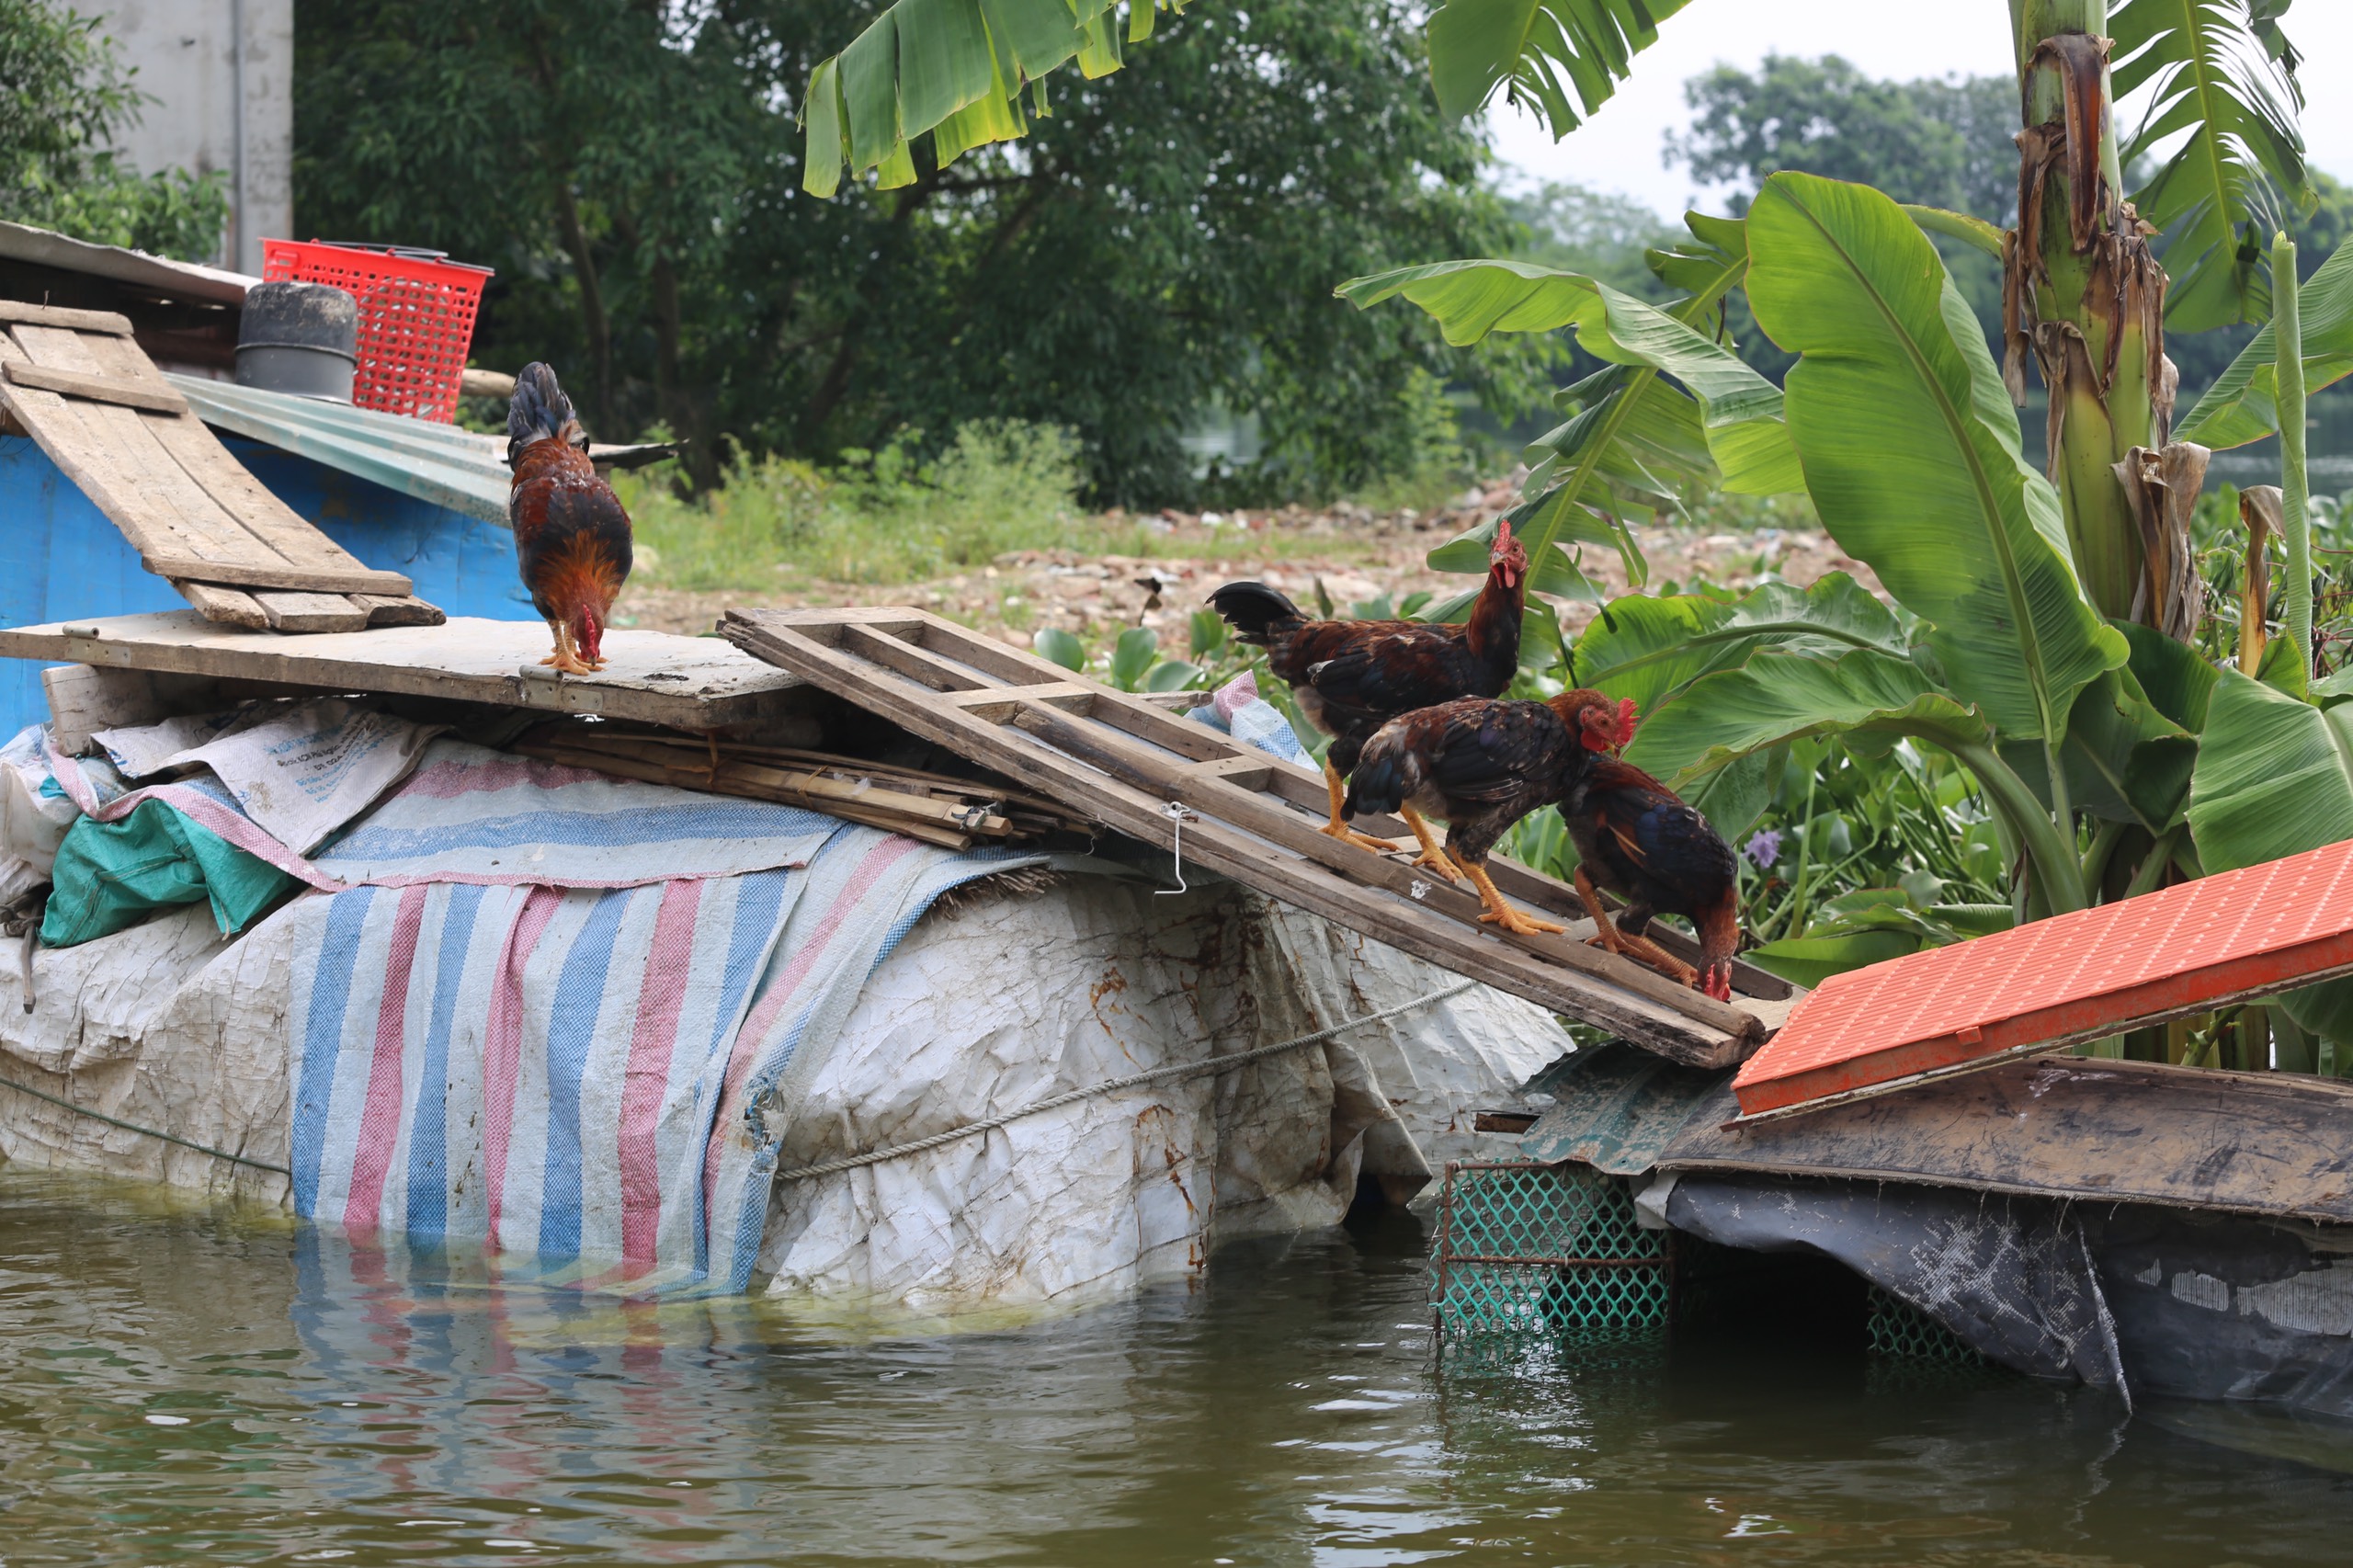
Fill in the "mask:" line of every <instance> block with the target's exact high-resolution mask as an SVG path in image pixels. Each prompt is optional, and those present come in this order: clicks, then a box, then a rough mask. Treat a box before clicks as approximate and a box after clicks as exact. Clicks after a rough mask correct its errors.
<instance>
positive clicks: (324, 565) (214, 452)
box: [82, 338, 413, 597]
mask: <svg viewBox="0 0 2353 1568" xmlns="http://www.w3.org/2000/svg"><path fill="white" fill-rule="evenodd" d="M82 348H83V351H84V352H85V353H86V354H87V355H89V356H90V358H92V359H93V360H94V361H95V362H96V363H97V364H98V365H99V366H101V367H102V368H103V369H105V371H106V373H107V374H108V375H109V376H113V377H116V378H119V379H120V380H123V381H135V382H137V383H139V384H141V385H142V386H147V387H152V388H155V389H158V390H160V391H163V392H169V393H170V394H171V395H172V396H173V397H175V398H179V397H180V393H179V390H178V389H177V388H176V387H174V386H173V385H172V384H171V382H170V381H166V380H165V378H164V373H163V372H162V371H161V370H159V369H156V368H155V365H154V362H153V360H151V359H149V358H147V356H146V355H144V354H142V352H140V350H139V347H138V345H136V344H133V343H130V342H127V341H121V340H113V339H88V338H85V339H84V340H83V343H82ZM180 401H181V403H182V405H183V406H185V405H186V399H184V398H182V399H180ZM146 424H147V430H148V433H149V434H150V435H151V436H153V437H154V439H155V442H156V444H157V445H159V446H161V447H162V448H163V449H164V450H165V452H167V453H169V454H170V456H171V458H172V460H173V461H175V462H176V463H178V464H179V466H180V470H181V472H184V473H186V474H187V475H188V479H189V481H190V483H194V484H195V485H196V486H197V487H198V488H199V489H200V490H202V491H203V492H204V493H205V494H207V495H208V496H210V498H211V500H212V502H213V503H214V505H216V506H219V507H220V509H221V510H222V513H224V514H225V515H226V516H227V517H229V518H230V520H231V521H232V522H233V523H235V524H236V525H237V526H238V527H240V528H243V529H244V532H245V533H246V534H248V535H250V536H251V537H252V538H253V539H255V540H258V541H259V542H260V544H261V547H262V549H263V550H264V551H266V552H267V555H266V556H265V559H267V557H269V556H274V557H276V558H278V559H280V560H283V561H285V562H288V563H289V564H290V565H295V566H310V567H317V568H319V569H321V570H324V571H338V572H341V571H359V572H365V571H367V570H368V566H367V563H366V562H362V561H361V560H360V559H359V558H358V556H355V555H353V554H352V553H351V552H350V551H347V550H345V549H344V548H343V547H342V546H341V545H339V544H337V543H335V540H331V539H329V538H328V537H327V536H326V535H325V534H324V533H321V532H320V531H319V530H318V528H315V527H314V526H313V525H312V524H311V522H310V521H309V520H308V519H306V518H305V517H302V515H301V513H299V512H297V511H295V510H294V508H292V507H291V506H288V505H287V504H286V503H285V502H283V501H281V500H279V499H278V495H277V494H276V492H274V491H272V490H271V489H270V488H269V487H268V486H267V485H266V484H264V483H262V482H261V481H260V480H258V479H256V478H255V477H254V475H253V472H252V471H251V470H249V469H247V468H246V467H245V465H244V464H243V463H241V462H239V461H238V460H236V459H235V458H233V457H232V456H231V455H230V453H229V449H227V448H226V447H223V446H222V444H221V443H220V441H219V440H218V439H216V438H215V437H214V436H213V434H212V432H211V431H210V430H208V429H206V428H205V427H204V422H203V421H202V420H200V419H198V418H196V417H194V416H193V415H190V416H189V417H187V418H177V419H175V418H167V417H162V416H158V415H150V416H149V417H148V419H147V421H146ZM392 575H394V576H399V575H400V574H397V573H395V574H392ZM401 584H402V585H401V586H400V587H399V588H398V589H396V590H395V589H391V588H387V589H385V590H383V592H384V593H385V594H386V595H387V596H389V597H405V596H406V595H407V594H408V593H409V592H410V591H411V588H412V586H413V585H411V584H410V583H409V581H408V579H407V578H406V577H404V576H403V577H401Z"/></svg>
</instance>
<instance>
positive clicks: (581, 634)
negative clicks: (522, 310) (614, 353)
mask: <svg viewBox="0 0 2353 1568" xmlns="http://www.w3.org/2000/svg"><path fill="white" fill-rule="evenodd" d="M506 462H507V466H508V467H510V468H512V469H513V470H514V471H515V485H514V489H513V490H512V491H510V492H509V493H508V494H507V498H506V516H507V519H508V520H509V521H510V522H512V523H513V524H514V525H515V555H516V560H517V564H518V565H519V566H520V567H521V568H522V574H523V585H524V586H525V587H527V588H529V589H530V590H531V607H532V608H534V609H537V610H538V611H539V612H540V615H542V616H544V617H546V618H547V623H548V629H549V630H550V631H552V632H554V633H555V652H554V653H551V654H549V655H548V656H547V657H546V658H544V659H541V660H540V663H541V664H543V665H554V666H555V667H556V668H557V669H558V670H560V671H562V672H563V673H564V674H565V675H574V676H585V675H588V674H591V673H593V672H595V671H597V670H598V669H601V668H603V667H604V663H605V657H604V653H603V652H602V646H603V642H604V638H605V628H606V625H607V624H608V618H609V617H610V616H611V614H612V608H613V600H614V599H615V598H616V597H619V595H620V591H621V585H622V584H623V583H625V582H627V581H628V580H629V568H630V525H629V514H628V513H627V512H625V511H623V510H622V509H621V503H620V497H619V496H617V495H615V494H613V487H612V486H611V485H609V484H607V483H605V482H604V481H603V480H602V479H599V478H598V477H597V471H596V469H595V467H594V466H592V465H591V464H590V463H589V461H588V435H587V432H585V430H583V429H581V427H580V421H579V419H578V418H576V417H575V416H574V414H573V412H572V400H571V399H570V398H568V397H566V396H564V395H563V388H562V387H560V386H558V385H557V384H556V380H555V372H554V371H553V370H551V369H548V367H546V366H545V365H541V364H536V363H534V364H530V365H526V366H524V367H523V373H522V374H521V375H519V376H517V377H516V378H515V398H514V401H513V402H511V403H508V404H507V405H506Z"/></svg>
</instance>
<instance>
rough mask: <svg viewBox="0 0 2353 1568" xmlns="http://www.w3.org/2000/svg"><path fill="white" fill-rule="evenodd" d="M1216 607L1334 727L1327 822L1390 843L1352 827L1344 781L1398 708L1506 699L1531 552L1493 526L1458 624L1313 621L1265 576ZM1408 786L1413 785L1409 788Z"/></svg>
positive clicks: (1225, 591)
mask: <svg viewBox="0 0 2353 1568" xmlns="http://www.w3.org/2000/svg"><path fill="white" fill-rule="evenodd" d="M1209 602H1210V604H1211V607H1212V608H1215V609H1216V611H1217V612H1218V614H1219V615H1221V616H1223V617H1224V618H1225V620H1226V623H1227V624H1228V625H1230V626H1232V627H1233V631H1234V634H1235V635H1236V636H1237V637H1239V638H1240V639H1241V640H1242V641H1243V642H1247V643H1250V644H1252V645H1254V646H1256V647H1260V648H1264V649H1266V650H1267V667H1268V668H1269V669H1271V670H1273V671H1274V673H1275V674H1276V675H1278V676H1280V677H1282V679H1283V680H1285V681H1287V682H1289V683H1290V688H1291V695H1292V696H1293V697H1294V698H1296V699H1298V702H1299V710H1300V712H1301V713H1302V715H1304V716H1305V718H1306V719H1307V722H1309V723H1311V724H1313V725H1314V726H1315V727H1316V728H1317V729H1319V730H1322V731H1323V732H1324V733H1326V734H1328V735H1330V736H1331V737H1332V745H1331V749H1330V750H1328V751H1327V752H1325V753H1324V786H1325V788H1326V789H1328V790H1330V791H1331V811H1332V817H1331V821H1330V822H1328V823H1327V824H1324V828H1323V830H1322V831H1323V832H1324V833H1325V834H1327V835H1330V836H1332V837H1334V838H1337V839H1341V840H1343V841H1345V842H1347V843H1352V844H1358V845H1361V846H1364V847H1365V848H1368V849H1372V850H1376V851H1379V852H1381V853H1386V852H1388V851H1389V850H1390V849H1392V848H1393V847H1394V846H1392V845H1391V844H1390V843H1389V842H1388V841H1387V840H1385V839H1380V838H1374V837H1372V836H1370V835H1367V834H1361V833H1358V832H1355V831H1354V830H1353V829H1351V828H1350V827H1349V826H1348V823H1347V812H1345V811H1344V810H1343V809H1342V807H1343V801H1344V797H1345V795H1346V785H1345V784H1344V782H1343V780H1345V779H1346V778H1347V775H1348V774H1349V772H1350V771H1351V770H1353V769H1354V768H1355V767H1356V766H1357V758H1358V756H1359V755H1360V754H1361V753H1362V752H1363V749H1364V746H1365V743H1366V742H1367V741H1369V740H1370V739H1371V738H1372V735H1373V732H1375V731H1376V730H1379V729H1380V728H1381V726H1382V725H1383V724H1386V723H1388V722H1390V721H1391V720H1392V719H1394V718H1396V717H1397V716H1398V715H1399V714H1401V713H1410V712H1413V711H1414V710H1416V709H1422V708H1429V707H1433V706H1435V705H1437V704H1438V703H1442V702H1452V701H1454V700H1455V699H1458V698H1492V697H1500V696H1502V695H1503V693H1504V692H1505V691H1506V689H1507V688H1508V687H1510V686H1511V677H1512V676H1514V675H1515V674H1517V673H1518V669H1519V618H1520V612H1521V610H1522V609H1523V608H1525V607H1526V605H1527V602H1528V551H1527V548H1526V547H1525V546H1523V545H1522V544H1521V543H1520V542H1519V541H1518V540H1516V539H1514V538H1512V537H1511V523H1510V522H1509V521H1508V520H1505V521H1501V522H1498V523H1497V524H1496V526H1495V546H1494V548H1493V549H1492V550H1491V551H1489V552H1488V555H1487V582H1486V585H1485V586H1484V587H1483V588H1482V589H1481V590H1480V591H1479V599H1478V603H1477V604H1475V605H1474V606H1472V610H1471V619H1470V620H1469V621H1468V622H1467V623H1465V624H1463V625H1461V626H1438V625H1432V624H1429V623H1427V622H1424V621H1417V620H1310V619H1307V617H1306V616H1305V615H1304V614H1302V612H1301V610H1300V608H1299V607H1298V606H1297V605H1295V604H1293V603H1291V602H1290V599H1288V598H1286V597H1283V596H1282V595H1281V594H1279V593H1278V592H1276V591H1275V590H1274V589H1272V588H1270V587H1267V585H1265V584H1264V583H1228V584H1227V585H1225V586H1224V587H1222V588H1220V589H1219V590H1218V591H1217V592H1215V593H1213V594H1211V596H1210V600H1209ZM1409 793H1410V791H1409ZM1404 818H1405V824H1406V825H1407V826H1408V827H1410V828H1412V829H1413V830H1414V836H1415V838H1416V839H1418V840H1419V841H1420V842H1421V846H1422V853H1421V855H1420V857H1419V858H1417V859H1415V862H1414V864H1415V865H1416V866H1424V867H1427V868H1428V869H1430V870H1432V871H1434V872H1436V873H1437V874H1438V875H1439V876H1441V877H1444V878H1445V879H1446V880H1447V881H1454V880H1455V877H1456V874H1457V873H1456V871H1455V868H1454V864H1453V862H1452V861H1451V860H1449V858H1447V854H1446V851H1445V850H1443V849H1441V848H1439V847H1438V839H1437V838H1436V837H1435V836H1434V835H1432V834H1431V832H1430V829H1429V824H1428V823H1427V822H1425V821H1424V820H1423V819H1422V817H1421V816H1420V814H1419V813H1418V812H1416V811H1415V808H1414V807H1413V806H1412V805H1410V804H1409V805H1407V806H1406V807H1405V808H1404Z"/></svg>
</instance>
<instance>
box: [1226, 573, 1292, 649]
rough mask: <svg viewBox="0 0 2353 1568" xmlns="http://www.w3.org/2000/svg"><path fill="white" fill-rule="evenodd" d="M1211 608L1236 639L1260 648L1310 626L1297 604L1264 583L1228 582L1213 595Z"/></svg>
mask: <svg viewBox="0 0 2353 1568" xmlns="http://www.w3.org/2000/svg"><path fill="white" fill-rule="evenodd" d="M1210 608H1212V609H1214V610H1216V611H1217V612H1218V614H1219V615H1221V616H1223V617H1224V618H1225V622H1226V624H1227V625H1229V626H1231V627H1233V634H1234V635H1235V636H1237V637H1239V638H1241V639H1242V641H1244V642H1248V643H1250V644H1252V645H1253V646H1256V647H1260V648H1263V647H1265V646H1266V645H1267V642H1268V641H1269V640H1270V639H1272V638H1274V637H1278V636H1279V635H1281V634H1282V633H1283V632H1286V631H1290V630H1292V629H1293V628H1295V627H1300V626H1304V625H1306V624H1307V617H1306V616H1305V615H1303V614H1302V613H1301V611H1300V608H1299V607H1298V606H1297V605H1295V604H1293V603H1291V602H1290V599H1288V598H1286V597H1283V596H1282V595H1281V594H1279V593H1278V592H1276V591H1275V590H1274V589H1272V588H1270V587H1268V586H1267V585H1266V584H1264V583H1228V584H1227V585H1225V586H1224V587H1222V588H1220V589H1219V590H1218V591H1217V592H1215V593H1213V594H1211V596H1210Z"/></svg>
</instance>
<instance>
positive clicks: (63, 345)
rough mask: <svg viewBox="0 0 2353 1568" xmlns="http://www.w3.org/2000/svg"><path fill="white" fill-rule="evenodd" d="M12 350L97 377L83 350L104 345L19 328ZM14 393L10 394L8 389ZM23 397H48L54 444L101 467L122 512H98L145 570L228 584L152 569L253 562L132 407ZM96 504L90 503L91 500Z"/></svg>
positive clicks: (239, 531) (249, 544)
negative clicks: (75, 451)
mask: <svg viewBox="0 0 2353 1568" xmlns="http://www.w3.org/2000/svg"><path fill="white" fill-rule="evenodd" d="M9 337H10V338H11V339H12V340H13V344H14V347H15V348H17V349H20V350H22V352H21V354H17V355H14V356H13V357H12V356H8V355H0V358H12V362H13V361H25V360H28V361H29V362H30V363H32V364H35V365H38V366H40V368H41V369H51V370H75V371H84V372H87V373H90V374H97V373H98V372H99V369H100V366H99V362H98V359H97V356H96V355H95V354H94V353H93V352H92V351H91V348H90V347H88V346H89V345H93V344H98V343H107V342H110V341H111V340H109V339H106V338H101V337H93V338H88V339H85V338H84V337H83V336H82V335H80V334H78V333H72V332H63V331H60V330H58V329H56V328H53V327H34V326H18V327H16V328H14V329H12V331H11V332H10V333H9ZM12 390H13V389H12ZM25 395H26V396H27V397H28V398H36V399H37V398H51V399H53V400H54V403H53V405H52V406H53V409H54V411H55V412H54V413H53V414H51V415H45V417H48V418H50V419H51V422H52V423H53V424H55V426H56V428H57V431H58V436H59V440H60V444H61V445H62V446H66V447H78V448H79V449H80V450H79V453H78V455H79V456H80V457H81V458H82V459H83V460H85V461H87V462H91V463H93V464H99V463H103V465H104V466H106V467H107V468H108V470H109V471H110V472H111V473H112V475H113V477H114V482H115V483H114V486H113V488H114V492H115V494H117V495H119V497H121V498H122V500H123V502H124V509H123V510H121V511H119V512H118V511H116V510H115V509H114V508H112V507H109V506H105V504H104V503H103V502H101V504H100V505H101V509H103V510H105V511H106V513H107V515H108V517H111V518H112V519H113V521H114V525H115V527H117V528H120V529H121V530H122V535H123V538H125V539H127V540H130V541H131V548H132V549H134V550H136V551H139V555H140V559H141V561H142V562H144V563H145V565H146V567H147V570H149V571H150V572H153V573H154V574H156V575H158V576H163V577H196V578H199V579H203V580H208V581H235V579H233V578H216V577H214V576H213V575H212V574H211V573H210V572H189V571H185V570H180V571H174V570H167V569H166V568H165V567H164V566H161V565H159V564H158V562H159V561H161V560H169V561H171V562H174V563H176V564H184V563H185V562H188V561H199V562H205V563H206V564H208V565H210V564H212V563H214V562H228V561H237V560H249V559H255V558H256V553H257V552H256V551H254V548H253V541H252V539H251V537H250V536H249V535H247V534H246V533H245V531H244V529H243V528H239V527H238V526H237V523H236V520H235V519H234V518H233V517H230V516H229V515H228V514H227V513H225V512H223V511H222V510H221V508H220V507H219V506H215V505H213V503H212V500H211V498H210V496H207V495H205V494H203V493H202V492H201V491H199V490H198V489H197V488H196V487H195V485H194V484H192V483H190V482H189V481H188V476H187V475H186V474H184V473H183V472H181V471H180V467H179V465H178V464H177V463H176V462H174V461H173V460H172V459H171V457H170V456H169V455H168V454H167V453H165V450H164V449H163V448H162V447H160V446H159V445H157V444H156V441H155V438H154V437H153V436H152V435H150V434H149V433H148V430H147V426H146V425H145V424H144V423H143V422H142V415H140V413H139V411H138V410H136V409H131V408H120V407H115V406H110V405H108V404H106V403H82V402H68V401H67V400H65V399H64V398H63V397H61V396H59V395H58V394H56V393H52V392H46V391H42V392H34V391H32V390H31V389H27V390H26V392H25ZM93 445H97V446H102V447H103V448H104V452H103V455H102V456H101V454H100V453H97V452H94V451H92V450H90V447H92V446H93ZM44 449H45V450H50V453H51V457H53V458H57V459H58V466H59V467H61V468H63V467H64V466H65V463H64V459H63V456H61V455H60V453H59V452H58V451H56V450H53V449H49V448H47V447H46V446H45V447H44ZM93 499H97V497H93ZM269 586H301V585H269Z"/></svg>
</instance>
